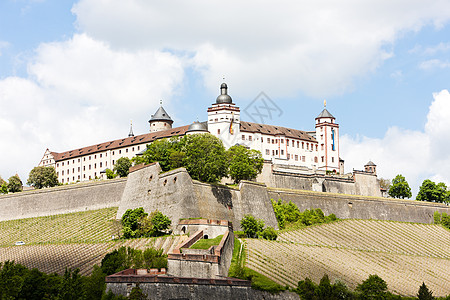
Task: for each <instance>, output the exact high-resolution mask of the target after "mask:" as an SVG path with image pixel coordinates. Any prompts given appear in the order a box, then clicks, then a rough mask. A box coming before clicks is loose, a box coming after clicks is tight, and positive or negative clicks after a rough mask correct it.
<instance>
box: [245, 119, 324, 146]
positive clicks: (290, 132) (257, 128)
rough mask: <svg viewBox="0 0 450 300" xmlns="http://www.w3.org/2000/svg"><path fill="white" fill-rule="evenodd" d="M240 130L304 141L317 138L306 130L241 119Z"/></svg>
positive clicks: (312, 140) (311, 140)
mask: <svg viewBox="0 0 450 300" xmlns="http://www.w3.org/2000/svg"><path fill="white" fill-rule="evenodd" d="M241 131H242V132H253V133H262V134H269V135H284V136H285V137H289V138H295V139H300V140H304V141H310V142H317V140H316V139H315V138H314V137H312V136H311V135H310V134H308V133H307V132H306V131H302V130H297V129H291V128H286V127H281V126H273V125H266V124H258V123H251V122H244V121H241Z"/></svg>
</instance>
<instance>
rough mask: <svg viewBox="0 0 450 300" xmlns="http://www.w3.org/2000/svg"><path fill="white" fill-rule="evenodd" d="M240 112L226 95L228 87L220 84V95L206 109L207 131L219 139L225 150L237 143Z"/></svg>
mask: <svg viewBox="0 0 450 300" xmlns="http://www.w3.org/2000/svg"><path fill="white" fill-rule="evenodd" d="M240 119H241V110H240V109H239V107H237V106H236V104H234V103H233V100H232V99H231V97H230V96H229V95H228V86H227V84H226V83H222V85H221V86H220V95H219V96H218V97H217V99H216V102H215V103H213V104H212V106H211V107H209V108H208V131H209V132H210V133H211V134H213V135H214V136H216V137H218V138H220V139H221V140H222V142H223V145H224V146H225V148H230V147H231V146H234V145H235V144H237V143H238V142H239V139H238V136H239V133H240Z"/></svg>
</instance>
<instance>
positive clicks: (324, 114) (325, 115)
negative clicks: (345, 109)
mask: <svg viewBox="0 0 450 300" xmlns="http://www.w3.org/2000/svg"><path fill="white" fill-rule="evenodd" d="M320 118H332V119H336V118H335V117H333V115H332V114H330V112H329V111H328V110H327V109H326V108H324V109H323V110H322V112H321V113H320V115H319V116H317V118H316V119H320Z"/></svg>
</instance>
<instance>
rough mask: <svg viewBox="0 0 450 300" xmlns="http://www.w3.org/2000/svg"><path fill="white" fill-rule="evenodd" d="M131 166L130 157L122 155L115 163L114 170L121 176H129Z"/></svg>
mask: <svg viewBox="0 0 450 300" xmlns="http://www.w3.org/2000/svg"><path fill="white" fill-rule="evenodd" d="M130 168H131V160H130V159H129V158H128V157H121V158H119V159H118V160H117V161H116V164H115V165H114V172H116V173H117V175H119V176H120V177H127V176H128V173H129V172H130Z"/></svg>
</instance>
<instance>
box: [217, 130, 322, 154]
mask: <svg viewBox="0 0 450 300" xmlns="http://www.w3.org/2000/svg"><path fill="white" fill-rule="evenodd" d="M219 133H220V132H219ZM246 138H247V137H246V135H245V134H243V135H242V140H243V141H245V140H246ZM248 140H249V141H252V140H253V137H252V136H251V135H249V136H248ZM261 142H263V143H264V139H261ZM278 142H280V143H281V144H284V139H280V140H278V139H271V138H267V143H268V144H278ZM289 142H290V143H289ZM286 144H287V146H288V147H289V145H291V146H292V147H295V140H289V139H286ZM301 145H302V149H305V145H306V150H309V149H310V148H311V151H313V150H314V144H313V143H308V142H307V143H305V142H301ZM297 148H300V141H297ZM318 148H319V145H316V151H318ZM322 150H323V145H322Z"/></svg>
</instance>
